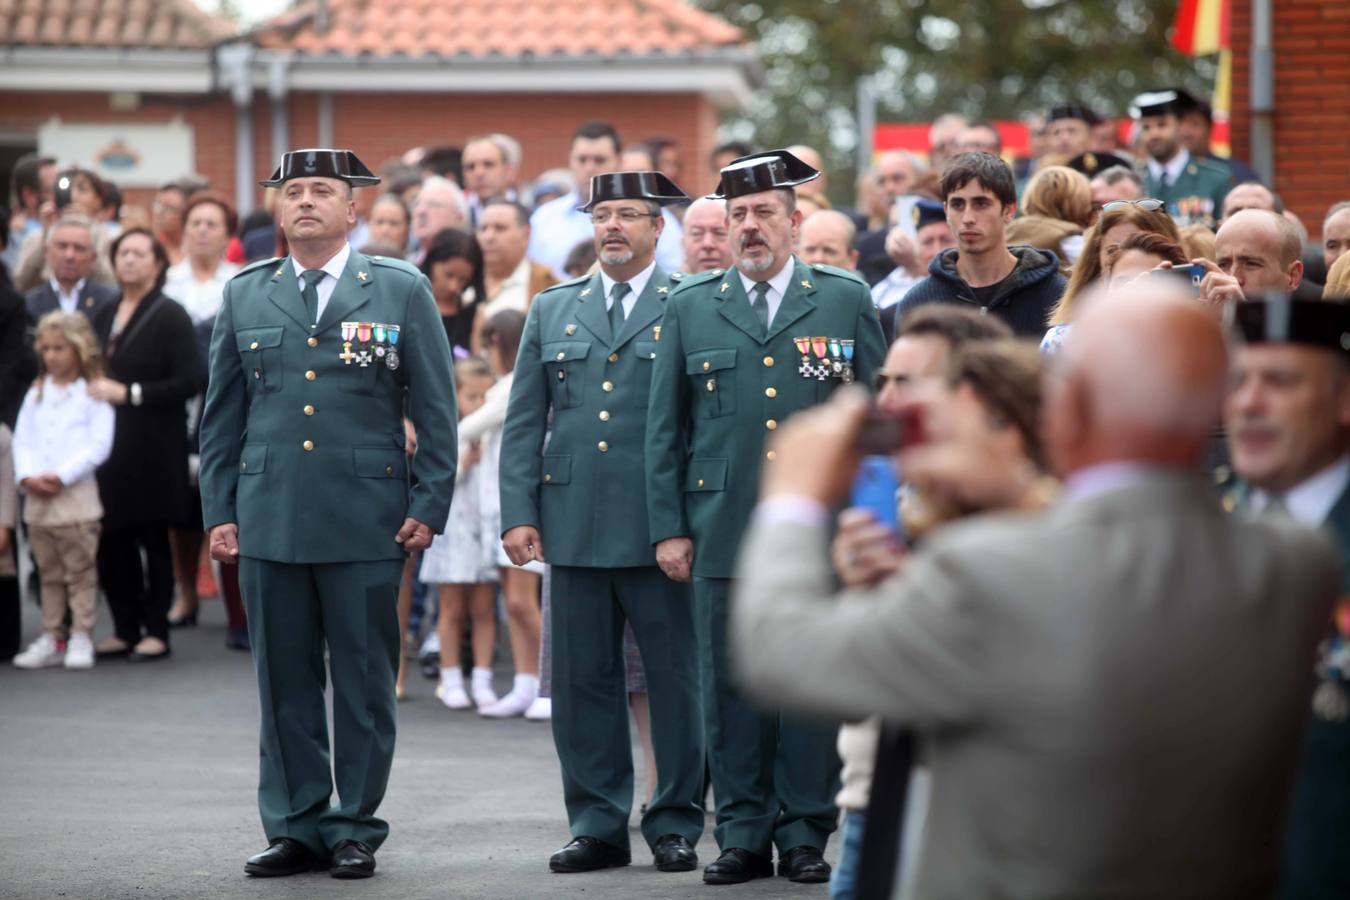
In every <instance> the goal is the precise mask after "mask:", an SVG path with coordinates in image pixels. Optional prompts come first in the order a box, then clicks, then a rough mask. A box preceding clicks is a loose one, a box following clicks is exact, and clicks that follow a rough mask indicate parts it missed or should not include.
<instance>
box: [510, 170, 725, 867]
mask: <svg viewBox="0 0 1350 900" xmlns="http://www.w3.org/2000/svg"><path fill="white" fill-rule="evenodd" d="M590 198H591V199H590V202H589V203H587V204H586V206H585V207H584V208H585V209H586V210H587V211H589V212H590V213H591V218H592V221H594V223H595V245H596V255H597V257H598V258H599V262H600V270H599V271H598V272H596V273H595V274H594V275H590V276H587V277H585V278H579V279H577V280H575V281H569V282H566V283H565V284H561V285H558V286H557V287H554V288H551V289H549V290H547V291H545V292H544V293H542V294H540V295H539V297H538V298H537V299H536V301H535V302H534V303H533V304H531V306H530V312H529V315H528V317H527V319H526V321H525V333H524V337H523V339H522V341H521V344H520V353H519V354H518V361H517V363H516V369H515V380H514V381H513V382H512V384H511V400H510V405H509V407H508V409H507V413H506V423H505V425H504V426H503V429H502V451H501V459H502V465H501V496H502V545H503V546H504V547H505V549H506V552H507V554H508V555H509V556H510V558H511V561H512V562H513V563H515V564H517V565H523V564H525V563H527V562H529V561H530V560H535V559H537V560H541V561H542V560H545V559H547V560H548V562H550V563H551V564H552V567H553V568H552V576H551V577H552V585H551V587H552V591H553V594H552V607H551V608H552V611H553V627H552V639H553V673H552V675H553V736H554V742H555V743H556V744H557V747H558V759H559V761H560V762H561V763H562V774H563V795H564V798H565V800H566V803H567V817H568V821H569V822H570V824H571V828H572V837H573V840H572V841H571V842H570V843H569V844H568V845H567V846H566V847H564V848H563V849H561V850H559V851H558V852H557V853H555V854H554V855H553V858H552V859H550V860H549V866H550V868H552V869H553V871H555V872H585V871H591V870H593V869H600V868H605V867H608V866H618V865H627V864H628V862H629V860H630V853H629V849H628V817H629V812H630V810H631V808H632V802H633V768H632V754H631V753H630V752H629V747H630V746H631V744H630V740H631V738H630V737H629V734H628V705H627V698H626V695H625V693H624V681H623V630H624V621H625V620H627V621H628V622H631V623H632V626H633V634H634V635H635V636H636V638H637V642H638V647H639V649H641V651H642V658H643V668H644V670H645V671H646V673H647V689H648V693H649V695H650V697H651V705H652V744H653V749H654V751H655V754H656V776H657V786H656V794H655V796H654V797H653V798H652V802H651V803H650V805H649V806H648V807H647V811H646V813H645V814H644V815H643V817H642V833H643V836H644V837H645V838H646V839H647V843H648V845H649V846H650V847H651V848H652V852H653V856H654V858H655V864H656V868H657V869H659V870H661V871H663V872H686V871H689V870H691V869H694V868H695V867H697V865H698V857H697V856H696V855H695V853H694V845H695V844H697V843H698V839H699V836H700V835H702V833H703V805H702V802H701V801H702V791H703V728H702V722H701V721H700V719H699V706H698V663H697V656H696V653H695V643H694V616H693V612H692V611H691V610H690V604H689V591H688V587H687V586H686V585H684V584H682V583H680V582H676V581H672V580H671V579H669V578H667V577H666V575H665V574H664V573H663V572H662V571H661V570H660V569H659V568H658V567H657V565H656V556H655V553H654V552H653V551H652V542H651V540H649V539H648V537H647V503H646V493H647V492H646V485H645V484H644V479H643V466H642V462H643V434H644V432H645V430H646V426H647V414H646V406H647V395H648V390H649V388H650V385H651V378H652V360H653V358H654V357H655V356H656V348H657V340H658V339H659V338H660V336H661V320H662V316H663V315H664V313H665V309H666V303H667V300H668V297H669V295H670V291H671V289H672V286H673V285H674V284H676V283H677V282H676V281H673V280H672V279H671V277H670V276H669V275H667V274H666V272H665V271H664V270H662V269H661V267H660V266H659V265H657V263H656V258H655V251H656V241H657V238H658V236H659V235H660V233H661V229H662V227H663V226H664V220H663V219H662V217H661V207H662V206H663V205H666V204H671V203H677V202H680V201H682V200H687V199H689V198H688V197H687V196H685V194H684V192H683V191H681V190H680V189H679V188H678V187H676V186H675V184H674V183H673V182H671V181H670V179H668V178H666V177H665V176H664V175H662V174H661V173H659V172H619V173H614V174H604V175H596V176H595V177H594V178H592V180H591V192H590ZM492 209H494V207H492V206H489V207H488V211H489V212H491V211H492ZM607 304H608V308H606V305H607ZM550 413H551V416H550ZM550 428H551V430H552V436H551V437H549V439H548V449H547V451H546V452H545V450H544V442H545V433H546V432H547V431H549V429H550ZM541 454H543V455H542V456H541ZM545 547H547V548H548V549H547V551H545V550H544V548H545Z"/></svg>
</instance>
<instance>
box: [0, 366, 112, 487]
mask: <svg viewBox="0 0 1350 900" xmlns="http://www.w3.org/2000/svg"><path fill="white" fill-rule="evenodd" d="M112 439H113V408H112V406H111V405H109V404H108V403H106V402H105V401H103V400H95V399H94V398H92V397H90V396H89V385H88V384H86V383H85V380H84V379H83V378H76V379H75V380H74V381H72V382H71V383H70V384H64V385H63V384H57V383H56V382H55V381H53V380H52V377H51V376H50V375H47V376H45V377H44V378H43V379H42V399H41V400H39V399H38V388H37V387H36V386H34V387H31V388H29V389H28V393H27V394H26V395H25V396H24V398H23V406H22V407H21V408H20V409H19V420H18V422H17V423H15V426H14V445H13V446H14V481H15V482H16V483H17V482H21V481H23V480H24V479H25V478H33V477H35V476H37V475H45V474H47V473H48V472H54V473H55V474H56V476H57V477H58V478H60V479H61V483H62V484H64V485H66V486H70V485H72V484H75V483H77V482H79V481H83V480H84V479H86V478H92V477H93V475H94V470H95V469H97V468H98V467H99V466H101V465H102V464H103V463H104V462H105V461H106V460H107V459H108V454H109V453H110V452H111V451H112Z"/></svg>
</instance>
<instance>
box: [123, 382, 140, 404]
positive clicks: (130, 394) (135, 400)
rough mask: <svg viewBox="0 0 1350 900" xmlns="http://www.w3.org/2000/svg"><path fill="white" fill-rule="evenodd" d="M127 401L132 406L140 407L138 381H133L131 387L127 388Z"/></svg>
mask: <svg viewBox="0 0 1350 900" xmlns="http://www.w3.org/2000/svg"><path fill="white" fill-rule="evenodd" d="M127 399H128V400H130V401H131V405H132V406H140V405H141V399H142V398H141V383H140V382H139V381H133V382H132V383H131V386H130V387H129V388H127Z"/></svg>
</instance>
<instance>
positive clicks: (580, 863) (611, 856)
mask: <svg viewBox="0 0 1350 900" xmlns="http://www.w3.org/2000/svg"><path fill="white" fill-rule="evenodd" d="M632 861H633V857H632V854H630V853H629V852H628V851H627V850H620V849H619V848H618V847H614V846H611V845H610V844H606V843H605V842H604V841H602V840H600V839H599V838H593V837H584V836H583V837H579V838H576V839H575V840H573V841H571V842H569V843H568V844H567V846H566V847H563V848H562V849H561V850H559V851H558V852H557V853H555V854H553V855H552V856H550V857H549V858H548V867H549V868H550V869H551V870H553V871H554V872H594V871H595V870H596V869H612V868H615V867H617V866H626V865H628V864H629V863H631V862H632Z"/></svg>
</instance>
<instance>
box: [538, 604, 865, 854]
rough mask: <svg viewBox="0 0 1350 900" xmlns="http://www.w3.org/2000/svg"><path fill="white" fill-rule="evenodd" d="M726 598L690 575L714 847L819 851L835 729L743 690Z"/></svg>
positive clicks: (829, 809) (829, 804)
mask: <svg viewBox="0 0 1350 900" xmlns="http://www.w3.org/2000/svg"><path fill="white" fill-rule="evenodd" d="M730 595H731V580H730V579H729V578H695V579H694V614H695V616H696V619H697V625H698V647H699V668H700V670H701V673H702V681H703V720H704V729H705V730H706V732H707V736H708V767H709V769H710V770H711V771H712V783H713V795H714V796H715V798H716V800H717V827H716V828H715V829H714V831H713V834H714V836H715V837H716V838H717V846H718V847H719V848H721V849H722V850H729V849H731V848H733V847H738V848H740V849H742V850H749V851H750V852H751V853H754V854H757V855H759V856H762V857H764V858H765V859H772V858H773V846H774V845H775V844H776V845H777V846H778V851H779V855H780V856H782V854H784V853H786V852H787V851H789V850H791V849H792V848H794V847H800V846H802V845H807V846H811V847H815V848H816V849H818V850H822V851H823V850H824V849H825V842H826V841H827V840H828V839H829V836H830V833H831V832H833V831H834V829H835V826H836V824H837V822H838V818H839V810H838V809H836V808H835V805H834V795H835V794H836V793H837V792H838V790H839V754H838V753H837V752H836V751H835V747H834V745H835V737H836V735H837V734H838V729H837V728H834V727H825V726H822V725H819V724H806V723H802V722H795V721H792V720H791V719H785V718H782V717H781V716H779V715H778V714H777V713H774V712H769V713H765V712H763V711H762V710H760V709H759V708H757V707H754V706H751V705H750V704H749V703H748V702H747V701H746V700H745V699H744V698H743V697H742V696H741V695H740V693H739V692H738V691H737V690H736V688H735V686H734V683H733V674H732V671H731V665H730V659H729V658H728V654H727V609H728V606H729V604H730V602H731V596H730ZM555 702H556V701H555ZM653 717H654V715H653Z"/></svg>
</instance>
